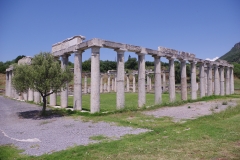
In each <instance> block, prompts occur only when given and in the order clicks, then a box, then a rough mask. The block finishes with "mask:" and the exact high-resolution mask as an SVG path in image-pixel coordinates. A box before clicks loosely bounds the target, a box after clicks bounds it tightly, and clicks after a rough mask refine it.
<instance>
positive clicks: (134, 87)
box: [132, 74, 136, 93]
mask: <svg viewBox="0 0 240 160" xmlns="http://www.w3.org/2000/svg"><path fill="white" fill-rule="evenodd" d="M132 76H133V93H135V92H136V79H135V74H133V75H132Z"/></svg>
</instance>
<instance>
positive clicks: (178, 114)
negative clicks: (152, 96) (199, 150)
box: [143, 100, 237, 122]
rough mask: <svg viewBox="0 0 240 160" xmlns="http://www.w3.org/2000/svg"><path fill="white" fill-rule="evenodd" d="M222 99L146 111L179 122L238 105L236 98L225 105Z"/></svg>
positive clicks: (148, 113)
mask: <svg viewBox="0 0 240 160" xmlns="http://www.w3.org/2000/svg"><path fill="white" fill-rule="evenodd" d="M223 102H226V100H225V101H222V100H216V101H209V102H204V101H203V102H195V103H188V104H185V105H182V106H177V107H163V108H159V109H156V110H152V111H144V112H143V113H144V114H146V115H153V116H154V117H156V118H159V117H172V118H173V121H174V122H179V121H181V120H184V119H196V118H197V117H200V116H204V115H210V114H212V113H213V112H220V111H223V110H225V109H226V108H227V107H228V106H232V107H234V106H236V105H237V103H236V101H234V100H231V101H229V100H228V101H227V105H223Z"/></svg>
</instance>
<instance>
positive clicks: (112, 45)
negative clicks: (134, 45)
mask: <svg viewBox="0 0 240 160" xmlns="http://www.w3.org/2000/svg"><path fill="white" fill-rule="evenodd" d="M103 46H104V47H106V48H112V49H119V48H125V44H122V43H117V42H112V41H104V42H103Z"/></svg>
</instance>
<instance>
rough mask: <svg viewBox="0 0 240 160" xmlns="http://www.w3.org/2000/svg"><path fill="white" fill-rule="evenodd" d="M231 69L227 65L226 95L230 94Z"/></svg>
mask: <svg viewBox="0 0 240 160" xmlns="http://www.w3.org/2000/svg"><path fill="white" fill-rule="evenodd" d="M229 72H230V69H229V67H226V78H225V79H226V95H229V94H230V78H229V77H230V73H229Z"/></svg>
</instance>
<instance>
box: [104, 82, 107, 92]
mask: <svg viewBox="0 0 240 160" xmlns="http://www.w3.org/2000/svg"><path fill="white" fill-rule="evenodd" d="M103 91H104V92H107V84H106V83H104V85H103Z"/></svg>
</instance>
